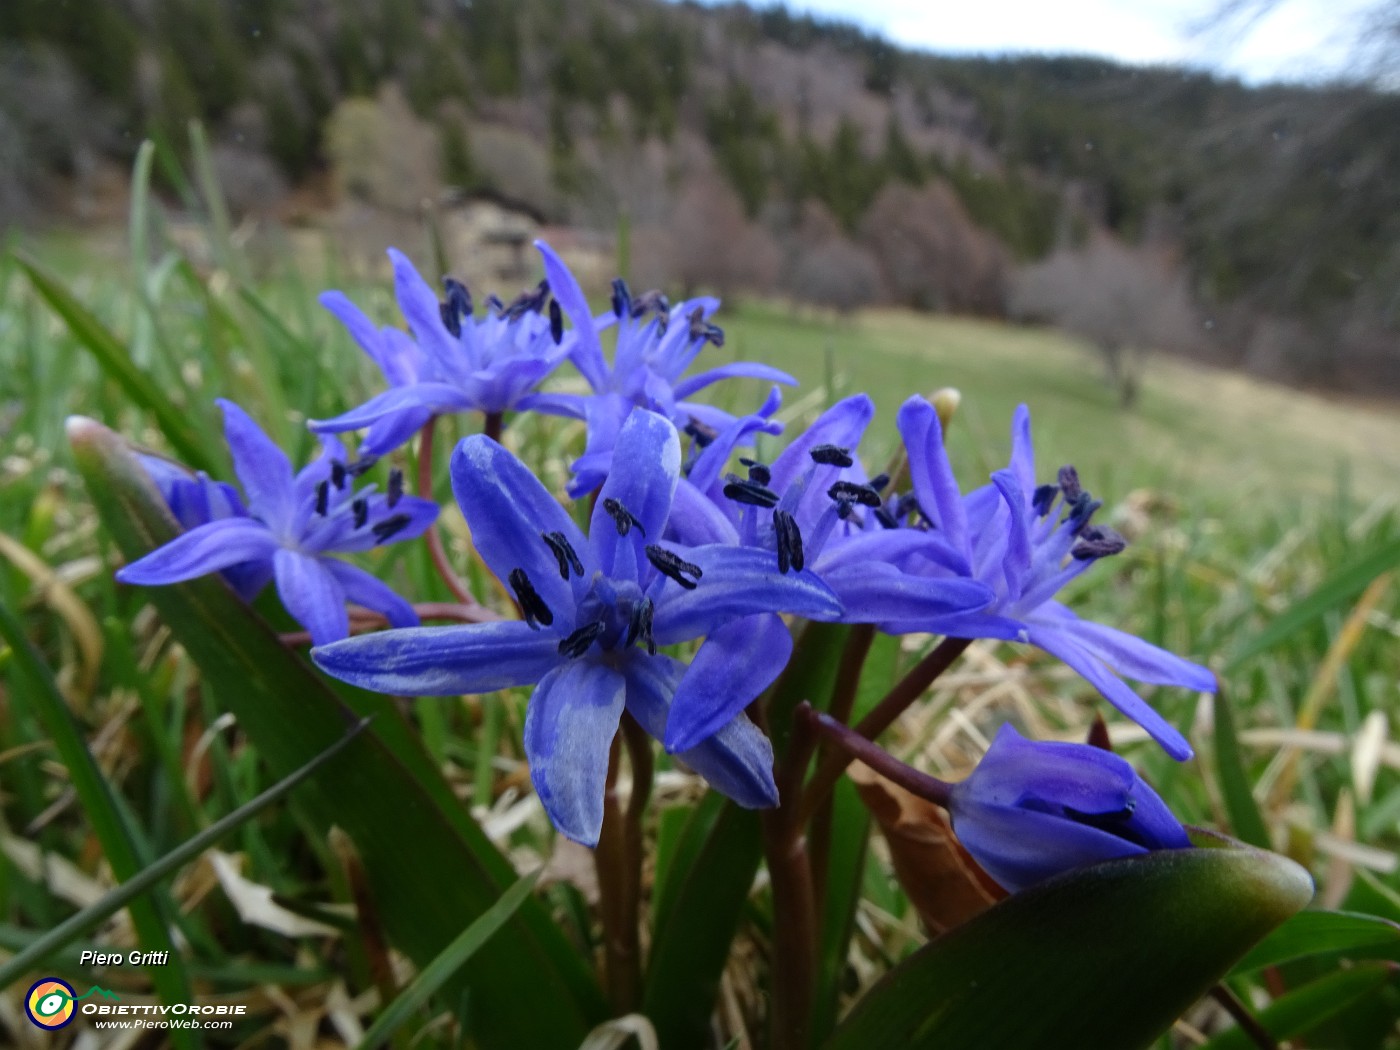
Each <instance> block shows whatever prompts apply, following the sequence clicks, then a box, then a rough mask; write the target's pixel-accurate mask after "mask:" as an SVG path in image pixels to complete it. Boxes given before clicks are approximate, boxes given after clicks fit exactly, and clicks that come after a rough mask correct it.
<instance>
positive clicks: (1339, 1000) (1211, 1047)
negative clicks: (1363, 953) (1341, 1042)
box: [1202, 962, 1395, 1050]
mask: <svg viewBox="0 0 1400 1050" xmlns="http://www.w3.org/2000/svg"><path fill="white" fill-rule="evenodd" d="M1394 976H1395V967H1394V966H1393V965H1391V964H1390V963H1384V962H1380V963H1378V962H1369V963H1358V964H1357V965H1356V966H1353V967H1352V968H1351V969H1349V970H1338V971H1337V972H1336V973H1329V974H1328V975H1327V976H1326V977H1319V978H1318V979H1317V980H1315V981H1312V982H1310V983H1308V984H1305V985H1303V987H1301V988H1298V989H1296V990H1294V991H1291V992H1289V993H1288V994H1287V995H1284V996H1282V997H1280V998H1279V999H1278V1000H1277V1001H1275V1002H1273V1003H1271V1004H1269V1006H1268V1007H1267V1008H1266V1009H1264V1010H1261V1011H1259V1012H1258V1013H1257V1014H1256V1015H1255V1017H1256V1019H1257V1020H1258V1021H1259V1023H1260V1024H1261V1025H1263V1027H1264V1030H1265V1031H1267V1032H1268V1033H1269V1034H1270V1035H1272V1036H1273V1037H1274V1038H1275V1039H1291V1038H1293V1037H1294V1036H1296V1035H1303V1034H1305V1033H1307V1032H1310V1031H1312V1030H1313V1029H1314V1028H1316V1027H1317V1026H1318V1025H1320V1024H1322V1023H1323V1022H1324V1021H1329V1020H1331V1019H1332V1018H1334V1017H1336V1016H1338V1015H1339V1014H1342V1013H1344V1012H1345V1011H1346V1010H1347V1009H1348V1008H1349V1007H1351V1006H1353V1005H1354V1004H1356V1003H1358V1002H1360V1001H1361V1000H1362V999H1364V998H1366V996H1368V995H1370V994H1371V993H1372V992H1374V991H1376V990H1377V989H1378V988H1380V987H1381V986H1382V985H1384V984H1385V983H1386V982H1388V981H1390V980H1391V979H1393V978H1394ZM1254 1046H1255V1043H1254V1041H1253V1040H1252V1039H1250V1038H1249V1036H1247V1035H1246V1034H1245V1033H1244V1032H1243V1031H1241V1030H1240V1029H1238V1028H1232V1029H1230V1030H1229V1031H1228V1032H1224V1033H1222V1034H1221V1035H1218V1036H1216V1037H1215V1038H1214V1039H1212V1040H1211V1041H1210V1042H1209V1043H1207V1044H1206V1045H1205V1047H1203V1048H1202V1050H1252V1048H1253V1047H1254Z"/></svg>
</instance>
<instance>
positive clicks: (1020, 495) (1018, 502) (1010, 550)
mask: <svg viewBox="0 0 1400 1050" xmlns="http://www.w3.org/2000/svg"><path fill="white" fill-rule="evenodd" d="M992 484H993V485H995V486H996V487H997V491H998V492H1000V493H1001V498H1002V500H1003V501H1004V502H1005V503H1006V509H1007V511H1008V512H1009V515H1010V519H1009V521H1008V522H1007V526H1006V555H1005V557H1003V559H1002V563H1001V568H1002V574H1003V576H1004V578H1005V580H1006V598H1007V600H1008V601H1010V602H1015V601H1016V599H1018V598H1020V597H1021V593H1022V591H1023V590H1024V588H1025V584H1026V577H1027V576H1028V575H1030V571H1031V533H1030V523H1029V522H1028V521H1027V520H1026V493H1025V490H1024V489H1022V488H1021V486H1020V483H1019V482H1017V480H1016V476H1015V475H1014V474H1013V473H1012V472H1011V471H1009V470H998V471H997V472H996V473H995V474H993V475H992Z"/></svg>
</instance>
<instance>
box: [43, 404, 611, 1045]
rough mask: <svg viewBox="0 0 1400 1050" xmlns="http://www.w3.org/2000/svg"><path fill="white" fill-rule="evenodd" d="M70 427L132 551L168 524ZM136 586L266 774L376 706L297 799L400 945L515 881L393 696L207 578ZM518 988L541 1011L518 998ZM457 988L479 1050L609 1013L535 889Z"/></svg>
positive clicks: (117, 461)
mask: <svg viewBox="0 0 1400 1050" xmlns="http://www.w3.org/2000/svg"><path fill="white" fill-rule="evenodd" d="M69 435H70V439H71V441H72V444H73V450H74V457H75V460H76V461H77V464H78V468H79V470H80V471H81V472H82V474H83V477H84V479H85V481H86V482H87V486H88V489H89V491H90V492H91V494H92V497H93V502H94V503H95V504H96V506H97V509H98V512H99V514H100V516H101V518H102V521H103V523H104V525H105V526H106V528H107V530H108V531H109V532H110V533H111V534H112V536H113V537H114V538H115V539H116V541H117V544H118V546H119V547H120V548H121V550H122V551H123V553H124V554H125V555H126V556H127V557H128V558H135V557H137V556H139V555H141V554H144V553H146V552H147V551H149V550H151V549H152V548H154V547H156V546H158V545H160V544H162V543H164V542H166V541H167V540H169V539H170V538H171V537H173V536H174V535H175V534H176V532H177V531H178V530H177V527H176V525H175V523H174V521H173V520H172V519H171V518H170V516H169V513H168V511H167V510H166V509H165V506H164V504H163V503H162V502H161V500H160V497H159V494H158V493H157V492H156V490H155V488H154V486H153V485H152V484H151V483H150V481H149V479H148V478H147V477H146V475H145V472H144V471H143V470H142V469H141V466H140V464H139V463H138V462H137V461H136V459H135V458H134V456H133V455H132V454H131V452H130V450H129V449H128V448H127V446H126V444H125V443H124V442H123V441H122V440H121V439H120V438H119V437H118V436H117V435H115V434H113V433H112V432H111V431H109V430H107V429H106V428H104V427H102V426H100V425H99V424H97V423H94V422H93V421H91V420H85V419H73V420H70V421H69ZM145 594H146V596H148V597H149V599H150V601H151V603H152V604H153V605H154V606H155V607H156V609H157V611H158V612H159V613H160V614H161V617H162V618H163V619H164V621H165V622H166V624H167V625H168V626H169V627H170V630H171V631H172V632H173V633H174V635H175V637H176V639H177V640H178V641H179V642H180V644H181V645H182V646H183V647H184V649H185V650H186V652H188V653H189V655H190V657H191V658H192V659H193V660H194V661H195V663H197V664H198V665H199V667H200V670H201V672H202V673H203V676H204V680H205V682H206V684H207V685H208V686H209V687H210V688H211V689H212V690H213V692H214V695H215V697H216V699H217V700H218V702H219V703H220V704H221V705H222V706H224V707H225V708H227V709H228V710H229V711H231V712H232V713H233V714H234V715H235V717H236V718H237V719H238V724H239V727H240V728H241V729H242V730H243V731H244V732H245V733H247V735H248V737H249V739H250V740H252V741H253V743H254V744H255V745H256V746H257V750H258V753H259V754H260V755H261V757H262V758H263V760H264V761H265V762H266V763H267V764H268V766H269V767H270V768H271V769H272V770H273V772H274V774H275V775H278V776H285V775H286V774H287V773H289V772H291V771H292V770H294V769H296V768H298V767H299V766H301V765H302V764H304V763H305V762H306V761H307V760H308V759H310V758H311V757H312V756H314V755H316V754H318V753H319V752H321V751H322V750H324V749H325V748H326V747H327V746H328V745H329V744H330V743H331V742H333V741H334V740H337V739H339V738H340V737H341V735H342V734H343V733H344V732H345V729H346V726H347V725H348V724H353V723H354V722H355V721H357V720H358V718H359V717H362V716H363V715H364V714H368V713H374V714H375V716H376V718H375V724H374V728H373V729H372V730H371V731H369V732H366V733H363V734H361V736H360V737H358V738H357V739H356V740H355V741H354V742H353V743H352V744H351V745H350V746H349V748H348V749H347V753H346V756H345V760H344V761H340V762H336V763H334V764H332V765H330V766H328V767H326V768H325V769H324V770H323V771H322V774H321V775H320V776H319V777H317V778H316V780H315V781H313V782H312V783H310V784H308V785H307V788H306V790H305V791H304V792H302V793H300V794H299V795H298V796H297V798H296V799H295V800H294V802H295V803H296V804H297V805H298V806H299V808H301V807H304V810H303V811H304V812H305V814H306V819H307V820H308V822H309V823H310V824H311V825H312V826H315V827H318V828H320V829H321V830H322V831H329V829H330V828H331V826H332V825H335V826H339V827H340V828H341V829H342V830H344V831H345V832H346V833H348V834H349V835H350V837H351V838H352V839H353V840H354V842H355V844H356V847H357V848H358V850H359V852H360V856H361V859H362V861H363V863H364V866H365V872H366V876H367V879H368V883H369V887H370V892H371V893H372V895H373V896H374V899H375V902H376V904H377V906H378V909H379V916H378V917H379V920H380V921H381V923H382V924H383V926H384V928H385V930H386V931H387V933H388V936H389V938H390V939H391V941H392V942H393V943H394V945H395V946H396V947H398V948H399V949H400V950H401V951H403V952H404V953H405V954H406V955H408V956H409V957H410V958H412V959H413V960H414V961H415V962H416V963H418V965H420V966H427V965H428V964H429V963H430V962H431V961H432V960H433V959H435V958H436V957H437V956H438V955H439V954H440V953H441V952H442V951H443V949H444V948H445V947H446V946H447V945H448V943H449V942H450V941H451V940H452V938H453V937H454V936H455V935H456V933H458V932H459V931H461V930H463V929H465V928H466V927H467V926H468V925H469V924H470V923H471V922H472V921H474V920H475V919H476V918H477V917H478V916H480V915H482V914H483V913H485V912H486V911H487V910H488V909H489V908H491V906H492V905H494V904H495V903H496V902H497V900H498V899H499V898H500V896H501V894H502V893H503V892H504V891H505V889H506V888H507V887H508V886H509V885H510V884H511V883H512V882H513V881H514V880H515V871H514V869H513V868H512V866H511V864H510V861H509V860H508V859H506V858H505V857H504V856H502V855H501V853H500V851H498V850H497V849H496V848H495V847H494V846H493V845H492V844H491V842H490V840H489V839H487V838H486V836H485V834H484V833H483V832H482V831H481V829H480V828H479V827H478V826H477V825H476V824H475V822H473V821H472V820H471V818H470V816H469V815H468V814H467V813H466V812H465V810H464V808H463V807H462V805H461V803H460V802H459V801H458V800H457V799H456V798H455V796H454V795H453V794H452V791H451V787H450V786H449V785H448V784H447V783H446V781H445V780H443V778H442V776H441V775H440V774H439V773H438V771H437V769H436V767H434V765H433V763H432V761H431V760H430V759H429V757H428V756H427V754H426V752H425V751H423V749H422V747H421V745H418V744H417V742H416V741H415V740H414V738H413V736H412V731H411V729H410V728H409V727H408V725H407V724H406V723H405V722H404V720H403V719H402V717H401V716H400V715H399V713H398V711H397V709H396V708H395V706H394V704H393V702H392V701H391V700H390V699H389V698H387V697H367V696H365V695H363V694H347V698H348V700H349V703H348V704H347V702H346V701H343V700H342V699H341V698H340V697H339V696H338V695H337V694H336V693H335V692H332V691H331V689H330V688H328V686H327V684H326V681H325V679H323V678H322V677H321V676H320V675H319V674H318V673H317V672H315V671H314V670H313V669H312V668H311V667H310V665H309V664H307V662H306V661H304V660H302V659H301V658H300V657H298V656H296V655H295V654H294V653H292V652H291V651H290V650H288V649H287V648H286V647H285V646H284V645H283V644H282V643H281V641H280V640H279V639H278V637H277V636H276V635H275V634H274V633H273V632H272V631H271V630H270V629H269V628H268V627H267V625H266V624H265V623H263V622H262V620H261V619H260V618H259V617H258V616H257V615H256V614H255V613H253V612H252V611H251V610H250V609H248V607H247V606H245V605H244V604H243V603H242V602H240V601H239V600H238V598H237V597H236V596H235V595H234V594H233V592H232V591H231V590H230V589H229V588H228V587H227V586H226V585H225V584H224V582H223V580H222V579H221V578H220V577H218V576H208V577H204V578H202V579H197V580H191V581H190V582H188V583H183V584H178V585H175V586H170V587H154V588H150V589H149V590H147V591H145ZM522 988H529V989H531V991H532V994H534V995H537V996H539V997H540V998H541V1000H542V1001H547V1002H548V1003H549V1004H550V1005H549V1009H548V1010H521V1009H519V1008H518V1005H517V1004H518V996H519V991H520V989H522ZM468 989H470V991H471V1001H472V1015H471V1017H472V1032H471V1035H472V1036H473V1038H474V1039H475V1040H476V1042H477V1043H478V1044H479V1045H481V1046H482V1047H485V1048H488V1050H489V1048H502V1050H504V1048H515V1047H520V1046H577V1045H578V1043H579V1042H581V1041H582V1039H583V1037H584V1035H585V1034H586V1033H587V1032H588V1030H589V1029H591V1028H592V1027H593V1025H594V1024H595V1023H596V1022H597V1021H598V1020H599V1019H601V1017H602V1016H604V1013H605V1008H604V1005H603V1001H602V995H601V992H600V991H599V989H598V987H597V984H596V982H595V981H594V980H593V979H592V977H591V975H590V974H589V972H588V970H587V969H586V967H585V965H584V963H583V961H582V960H580V959H578V958H577V956H575V955H573V954H572V952H571V950H570V949H569V946H568V943H567V941H565V940H564V937H563V934H562V933H560V931H559V930H558V929H557V928H556V927H555V926H554V924H553V923H552V922H551V920H550V916H549V914H548V912H546V911H545V909H544V908H543V906H542V905H541V904H540V903H539V902H538V901H534V900H530V901H527V902H526V903H525V904H524V905H523V906H522V907H521V908H520V910H519V912H518V913H517V914H516V915H515V916H514V917H513V918H512V919H511V921H510V930H509V936H506V937H501V938H497V939H495V940H493V941H492V942H491V943H490V944H489V945H487V946H486V947H484V948H483V949H481V950H480V951H479V952H477V953H476V954H475V955H474V956H473V957H472V958H471V959H470V960H469V962H468V964H467V965H466V966H465V967H463V969H462V970H461V971H460V972H459V973H457V974H455V975H454V976H453V977H452V979H451V980H450V981H449V982H448V984H447V986H446V988H445V993H446V994H448V995H449V996H450V997H452V998H454V999H460V998H461V996H462V995H464V994H466V992H467V991H468Z"/></svg>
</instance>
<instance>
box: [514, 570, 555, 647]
mask: <svg viewBox="0 0 1400 1050" xmlns="http://www.w3.org/2000/svg"><path fill="white" fill-rule="evenodd" d="M506 582H507V583H509V584H510V589H511V590H512V591H514V592H515V600H516V602H517V603H518V604H519V606H520V612H521V615H523V616H524V617H525V622H526V623H527V624H529V625H530V626H531V627H533V628H535V629H536V630H538V629H539V625H540V624H544V625H545V626H546V627H548V626H549V625H550V624H552V623H553V622H554V613H552V612H550V611H549V606H548V605H546V604H545V603H544V599H543V598H541V597H540V594H539V591H537V590H535V587H534V585H533V584H532V583H531V582H530V577H528V576H526V575H525V570H524V569H511V570H510V576H508V577H507V578H506ZM561 651H562V650H561Z"/></svg>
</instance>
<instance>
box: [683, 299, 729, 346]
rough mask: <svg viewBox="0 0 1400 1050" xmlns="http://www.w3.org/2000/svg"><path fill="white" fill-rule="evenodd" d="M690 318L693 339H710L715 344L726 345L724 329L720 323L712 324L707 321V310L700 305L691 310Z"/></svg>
mask: <svg viewBox="0 0 1400 1050" xmlns="http://www.w3.org/2000/svg"><path fill="white" fill-rule="evenodd" d="M688 320H689V321H690V338H691V339H693V340H694V339H708V340H709V341H710V342H712V343H714V344H715V346H723V345H724V329H723V328H721V327H720V326H719V325H716V324H710V322H709V321H706V320H705V311H704V310H702V309H701V308H700V307H698V306H697V307H696V308H695V309H694V310H692V311H690V317H689V318H688Z"/></svg>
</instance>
